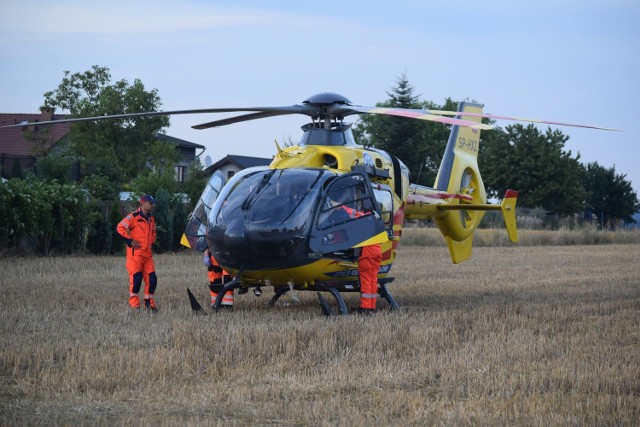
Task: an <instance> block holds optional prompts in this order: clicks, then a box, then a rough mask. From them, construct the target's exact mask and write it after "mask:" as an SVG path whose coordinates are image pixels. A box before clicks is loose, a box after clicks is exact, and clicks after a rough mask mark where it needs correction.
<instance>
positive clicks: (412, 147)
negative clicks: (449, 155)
mask: <svg viewBox="0 0 640 427" xmlns="http://www.w3.org/2000/svg"><path fill="white" fill-rule="evenodd" d="M387 95H388V96H389V99H388V100H387V101H384V102H381V103H377V104H376V106H378V107H388V108H396V107H397V108H418V109H424V108H427V109H448V110H451V109H454V110H455V107H456V106H455V105H454V104H453V102H452V101H451V100H447V101H446V103H445V105H444V106H439V105H436V104H434V103H432V102H422V101H420V100H419V98H418V96H416V95H414V93H413V87H412V86H411V85H410V84H409V81H408V80H407V78H406V76H405V75H402V76H401V77H400V78H399V79H398V82H397V85H396V86H395V87H394V88H392V89H391V91H390V92H387ZM354 135H355V138H356V140H357V141H358V142H359V143H360V144H363V145H369V146H373V147H376V148H380V149H382V150H385V151H387V152H389V153H391V154H393V155H394V156H396V157H398V158H399V159H400V160H401V161H402V162H403V163H405V164H406V165H407V167H408V168H409V172H410V180H411V182H412V183H418V184H422V185H430V186H432V185H433V183H434V182H435V178H436V175H437V173H438V168H439V167H440V162H441V160H442V155H443V153H444V148H445V146H446V144H447V140H448V137H449V129H448V127H447V126H446V125H443V124H441V123H434V122H426V121H422V120H414V119H409V118H404V117H389V116H383V115H376V114H371V115H366V114H365V115H363V116H361V117H360V120H359V123H358V124H357V126H356V127H355V128H354Z"/></svg>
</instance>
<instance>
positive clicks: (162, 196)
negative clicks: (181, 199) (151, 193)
mask: <svg viewBox="0 0 640 427" xmlns="http://www.w3.org/2000/svg"><path fill="white" fill-rule="evenodd" d="M155 199H156V202H157V204H156V207H155V209H154V213H153V216H154V217H155V219H156V229H157V235H156V244H155V246H156V248H157V249H158V252H159V253H161V252H167V251H170V250H172V249H173V243H172V239H173V217H172V216H171V206H170V203H169V193H168V192H167V191H166V190H165V189H163V188H160V189H159V190H158V192H157V193H156V196H155Z"/></svg>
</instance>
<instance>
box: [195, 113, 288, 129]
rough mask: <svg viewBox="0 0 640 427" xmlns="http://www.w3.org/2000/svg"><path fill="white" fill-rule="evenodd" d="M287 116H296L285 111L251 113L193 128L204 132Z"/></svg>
mask: <svg viewBox="0 0 640 427" xmlns="http://www.w3.org/2000/svg"><path fill="white" fill-rule="evenodd" d="M285 114H295V113H291V112H285V111H262V112H260V113H250V114H245V115H242V116H235V117H229V118H227V119H220V120H214V121H212V122H207V123H202V124H200V125H194V126H191V127H192V128H193V129H198V130H203V129H209V128H214V127H218V126H226V125H230V124H233V123H238V122H246V121H248V120H257V119H263V118H265V117H273V116H282V115H285Z"/></svg>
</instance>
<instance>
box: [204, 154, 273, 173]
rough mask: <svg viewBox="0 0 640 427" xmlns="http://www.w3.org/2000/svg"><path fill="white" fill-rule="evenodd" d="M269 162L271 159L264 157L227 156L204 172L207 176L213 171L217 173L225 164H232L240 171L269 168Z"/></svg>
mask: <svg viewBox="0 0 640 427" xmlns="http://www.w3.org/2000/svg"><path fill="white" fill-rule="evenodd" d="M271 160H272V159H266V158H264V157H250V156H237V155H235V154H228V155H227V156H225V157H223V158H222V159H220V160H218V161H217V162H215V163H214V164H212V165H211V166H209V167H208V168H206V169H205V170H204V172H205V173H206V174H208V175H211V174H213V172H214V171H217V170H218V169H220V168H221V167H223V166H224V165H226V164H232V165H234V166H236V167H238V168H240V169H246V168H250V167H253V166H269V165H270V164H271Z"/></svg>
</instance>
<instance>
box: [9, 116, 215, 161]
mask: <svg viewBox="0 0 640 427" xmlns="http://www.w3.org/2000/svg"><path fill="white" fill-rule="evenodd" d="M45 114H47V113H46V112H43V113H41V114H21V113H0V126H6V125H14V124H18V123H22V122H30V123H32V122H36V123H37V122H39V121H42V120H56V119H63V118H66V117H68V116H67V115H65V114H54V115H53V116H50V117H51V118H49V117H45ZM49 114H50V113H49ZM69 126H70V124H69V123H60V124H54V125H48V126H46V127H44V126H43V127H39V126H38V125H35V126H29V127H26V126H25V127H14V128H5V129H0V155H2V154H5V155H8V156H24V157H30V156H32V155H33V153H32V152H33V149H34V147H35V144H34V143H33V142H32V141H28V140H26V139H25V138H24V132H25V130H31V131H35V132H41V131H42V130H43V129H47V132H48V133H46V134H44V133H43V134H42V135H43V136H45V137H46V138H47V140H48V141H49V142H50V143H51V144H52V145H55V143H57V142H59V141H60V140H62V139H63V138H64V137H65V136H66V135H67V134H68V133H69V129H70V128H69ZM156 136H157V137H158V139H161V140H163V141H166V142H169V143H171V144H175V145H176V146H179V147H185V148H194V149H195V148H199V149H202V150H204V149H205V147H204V146H203V145H200V144H196V143H193V142H189V141H185V140H183V139H179V138H175V137H173V136H169V135H166V134H163V133H158V134H157V135H156Z"/></svg>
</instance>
